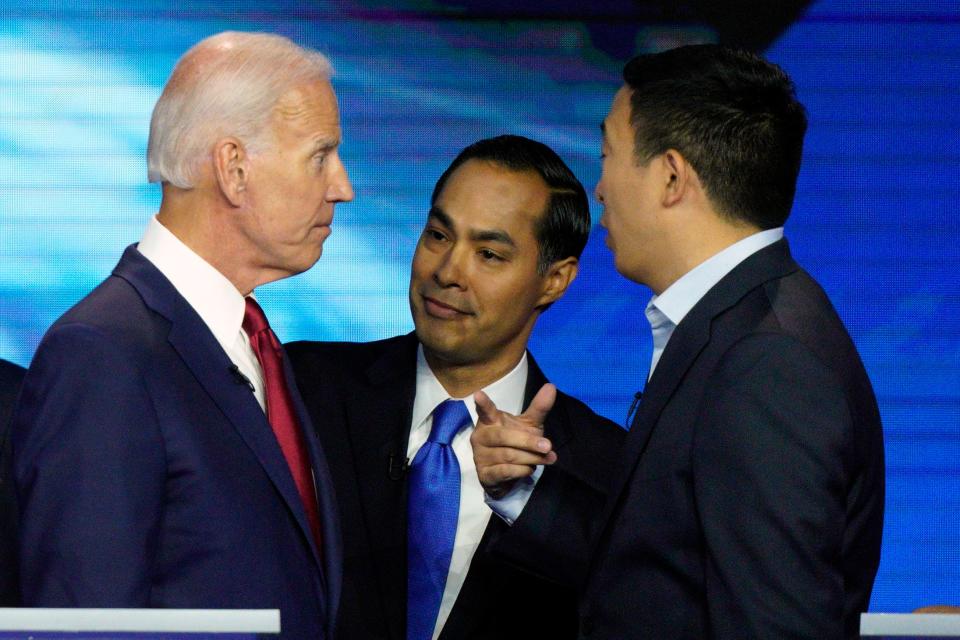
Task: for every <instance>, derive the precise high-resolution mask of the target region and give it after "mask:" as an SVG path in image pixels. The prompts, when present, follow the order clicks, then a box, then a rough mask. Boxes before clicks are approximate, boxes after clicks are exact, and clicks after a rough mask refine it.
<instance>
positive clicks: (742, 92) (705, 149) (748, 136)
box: [623, 45, 807, 229]
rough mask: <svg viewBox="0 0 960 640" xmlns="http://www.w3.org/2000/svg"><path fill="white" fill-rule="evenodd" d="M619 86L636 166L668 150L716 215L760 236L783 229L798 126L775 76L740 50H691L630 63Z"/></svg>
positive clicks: (787, 86)
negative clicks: (626, 92)
mask: <svg viewBox="0 0 960 640" xmlns="http://www.w3.org/2000/svg"><path fill="white" fill-rule="evenodd" d="M623 78H624V80H625V81H626V84H627V86H628V87H629V88H630V89H631V90H632V92H631V96H630V122H631V125H632V126H633V131H634V152H635V155H636V158H637V161H638V162H639V163H641V164H642V163H645V162H648V161H649V160H650V159H651V158H653V157H654V156H657V155H659V154H661V153H664V152H665V151H667V150H668V149H675V150H676V151H678V152H680V154H681V155H683V157H684V158H685V159H686V160H687V161H688V162H689V163H690V165H691V166H692V167H693V169H694V170H695V171H696V172H697V175H698V176H699V178H700V181H701V183H702V184H703V186H704V188H705V190H706V192H707V196H708V197H709V198H710V199H711V201H712V202H713V203H714V205H715V206H716V207H717V209H718V211H719V212H720V213H721V214H722V215H725V216H727V217H728V218H730V219H733V220H742V221H745V222H748V223H750V224H752V225H754V226H756V227H759V228H761V229H771V228H774V227H779V226H782V225H783V223H784V222H785V221H786V219H787V217H788V216H789V215H790V209H791V208H792V206H793V197H794V194H795V192H796V184H797V175H798V174H799V172H800V159H801V156H802V155H803V137H804V134H805V133H806V130H807V117H806V114H805V111H804V108H803V105H802V104H800V102H799V101H798V100H797V97H796V92H795V89H794V85H793V82H792V81H791V80H790V78H789V76H787V74H786V73H785V72H784V71H783V70H782V69H781V68H780V67H778V66H777V65H775V64H773V63H770V62H768V61H766V60H764V59H763V58H761V57H760V56H758V55H755V54H753V53H749V52H746V51H739V50H735V49H729V48H726V47H722V46H718V45H692V46H686V47H680V48H677V49H671V50H669V51H664V52H662V53H656V54H648V55H640V56H637V57H635V58H633V59H632V60H630V62H628V63H627V65H626V66H625V67H624V70H623Z"/></svg>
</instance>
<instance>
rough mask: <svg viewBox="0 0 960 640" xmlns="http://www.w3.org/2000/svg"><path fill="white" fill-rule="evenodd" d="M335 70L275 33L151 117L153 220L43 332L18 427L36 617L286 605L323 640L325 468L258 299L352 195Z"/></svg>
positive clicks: (204, 58)
mask: <svg viewBox="0 0 960 640" xmlns="http://www.w3.org/2000/svg"><path fill="white" fill-rule="evenodd" d="M329 78H330V65H329V63H328V61H327V60H326V58H324V57H323V56H321V55H320V54H319V53H317V52H315V51H311V50H307V49H304V48H302V47H300V46H298V45H296V44H294V43H293V42H291V41H289V40H288V39H286V38H282V37H280V36H274V35H267V34H243V33H222V34H219V35H215V36H212V37H210V38H207V39H206V40H203V41H202V42H200V43H199V44H197V45H196V46H194V47H193V48H192V49H191V50H190V51H189V52H187V53H186V54H185V55H184V57H183V58H182V59H181V60H180V61H179V63H178V64H177V66H176V68H175V69H174V71H173V74H172V75H171V77H170V80H169V81H168V83H167V85H166V87H165V89H164V91H163V94H162V95H161V97H160V99H159V101H158V102H157V105H156V107H155V109H154V112H153V117H152V120H151V126H150V140H149V145H148V154H147V155H148V165H149V177H150V180H151V181H152V182H159V183H161V185H162V190H163V197H162V201H161V205H160V210H159V213H158V214H157V215H156V217H155V218H153V219H152V220H150V222H149V223H148V225H147V229H146V231H145V232H144V234H143V237H142V239H141V241H140V243H139V244H138V245H134V246H131V247H128V248H127V250H126V251H125V252H124V254H123V257H122V258H121V260H120V263H119V264H118V265H117V267H116V268H115V269H114V271H113V273H112V275H111V276H110V277H108V278H107V279H106V280H105V281H104V282H103V283H101V284H100V285H99V286H98V287H97V288H96V289H95V290H94V291H93V292H92V293H90V294H89V295H88V296H87V297H86V298H84V299H83V300H81V301H80V302H79V303H78V304H77V305H76V306H75V307H74V308H72V309H71V310H69V311H68V312H67V313H66V314H65V315H64V316H63V317H62V318H60V319H59V320H58V321H57V322H56V323H55V324H54V325H53V327H52V328H51V329H50V330H49V331H48V332H47V334H46V335H45V336H44V338H43V340H42V342H41V344H40V346H39V347H38V350H37V353H36V355H35V357H34V360H33V363H32V364H31V367H30V370H29V372H28V373H27V376H26V378H25V380H24V387H23V392H22V394H21V402H20V404H19V406H18V408H17V411H16V415H15V417H14V421H13V426H12V436H13V448H14V467H15V472H14V476H15V481H16V487H17V491H18V495H19V498H20V508H21V529H20V539H21V543H20V557H21V580H22V592H23V600H24V603H25V604H26V605H28V606H46V607H62V606H82V607H170V608H277V609H279V610H280V616H281V619H280V624H281V636H282V637H284V638H304V639H307V638H309V639H310V640H317V639H318V638H326V637H330V636H331V635H332V621H333V620H334V619H335V617H336V610H337V606H338V601H339V592H340V574H341V563H342V549H341V544H342V543H341V536H340V530H339V523H338V516H337V511H336V506H335V501H334V494H333V487H332V483H331V481H330V477H329V472H328V468H327V463H326V459H325V456H324V452H323V450H322V449H321V447H320V445H319V443H318V442H317V440H316V437H315V435H314V429H313V426H312V424H311V422H310V418H309V417H308V415H307V414H306V412H305V411H304V409H303V406H302V401H301V399H300V396H299V394H298V393H297V391H296V388H295V386H294V385H293V380H292V373H291V372H290V370H289V365H288V364H287V362H286V358H285V354H284V352H283V349H282V347H281V346H280V344H279V342H278V341H277V339H276V336H275V335H273V332H272V331H271V330H270V327H269V324H268V323H267V320H266V317H265V316H264V314H263V311H262V310H261V309H260V306H259V305H258V304H257V302H256V300H255V299H254V298H253V291H254V289H255V288H256V287H257V286H259V285H261V284H264V283H267V282H271V281H273V280H278V279H280V278H285V277H288V276H291V275H294V274H296V273H300V272H302V271H305V270H306V269H309V268H310V267H311V266H312V265H313V264H314V263H315V262H316V261H317V259H318V258H319V257H320V254H321V251H322V246H323V242H324V240H325V239H326V238H327V237H328V236H329V235H330V223H331V220H332V218H333V209H334V205H335V204H336V203H337V202H346V201H349V200H351V199H352V198H353V191H352V189H351V185H350V182H349V179H348V178H347V174H346V171H345V169H344V167H343V165H342V164H341V162H340V158H339V157H338V154H337V148H338V145H339V142H340V123H339V114H338V108H337V100H336V96H335V95H334V93H333V89H332V87H331V85H330V80H329Z"/></svg>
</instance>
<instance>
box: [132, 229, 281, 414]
mask: <svg viewBox="0 0 960 640" xmlns="http://www.w3.org/2000/svg"><path fill="white" fill-rule="evenodd" d="M137 250H138V251H140V253H141V254H142V255H143V257H144V258H146V259H147V260H149V261H150V262H152V263H153V266H155V267H156V268H157V269H159V270H160V273H162V274H163V275H164V276H165V277H166V278H167V280H169V281H170V283H171V284H173V287H174V288H175V289H176V290H177V293H179V294H180V295H181V296H183V297H184V299H185V300H186V301H187V303H188V304H189V305H190V306H191V307H193V310H194V311H196V312H197V315H199V316H200V319H201V320H203V323H204V324H205V325H207V327H208V328H209V329H210V332H211V333H213V336H214V337H215V338H216V339H217V342H219V343H220V346H221V347H223V350H224V351H226V352H227V356H228V357H229V358H230V360H231V361H233V363H234V364H235V365H237V368H238V369H240V372H241V373H243V375H245V376H246V377H247V378H248V379H249V380H250V383H251V384H252V385H253V393H254V395H255V396H256V398H257V402H258V403H260V408H261V409H264V410H266V409H265V408H266V395H265V392H264V387H263V370H262V369H261V368H260V361H259V360H257V356H256V355H255V354H254V353H253V348H252V347H251V346H250V339H249V337H248V336H247V334H246V332H245V331H244V330H243V313H244V310H245V309H246V302H245V300H244V298H243V296H242V295H240V292H239V291H237V288H236V287H235V286H233V283H232V282H230V281H229V280H227V278H226V277H225V276H224V275H223V274H222V273H220V272H219V271H217V270H216V269H215V268H214V267H213V266H211V265H210V263H209V262H207V261H206V260H204V259H203V258H201V257H200V256H198V255H197V254H196V253H194V251H193V250H192V249H190V247H188V246H187V245H185V244H184V243H183V242H181V241H180V239H179V238H177V236H175V235H173V234H172V233H171V232H170V230H168V229H167V228H166V227H164V226H163V225H162V224H160V222H159V221H158V220H157V218H156V216H154V217H153V218H151V219H150V222H148V223H147V228H146V230H145V231H144V232H143V238H141V239H140V243H139V244H138V245H137Z"/></svg>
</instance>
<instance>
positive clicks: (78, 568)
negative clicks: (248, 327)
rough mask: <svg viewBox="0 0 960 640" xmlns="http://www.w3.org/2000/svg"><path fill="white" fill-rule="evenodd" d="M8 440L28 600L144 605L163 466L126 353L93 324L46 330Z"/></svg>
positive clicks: (139, 380) (140, 382)
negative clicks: (16, 494)
mask: <svg viewBox="0 0 960 640" xmlns="http://www.w3.org/2000/svg"><path fill="white" fill-rule="evenodd" d="M12 435H13V447H14V478H15V482H16V487H17V492H18V496H19V500H20V511H21V522H20V527H21V529H20V558H21V560H20V568H21V572H20V573H21V577H22V584H21V588H22V592H23V593H22V594H23V601H24V604H25V605H27V606H51V607H57V606H86V607H141V606H148V605H149V595H150V587H151V574H150V562H151V558H153V557H154V554H155V552H156V538H157V530H158V525H159V521H160V517H161V508H162V501H163V488H164V480H165V461H164V450H163V442H162V440H161V438H160V435H159V431H158V426H157V421H156V414H155V411H154V409H153V406H152V402H151V399H150V397H149V395H148V393H147V391H146V387H145V383H144V379H143V373H142V371H141V370H140V368H138V366H136V364H135V363H134V362H133V360H132V358H131V357H130V354H125V353H123V352H122V350H121V349H120V348H118V346H117V345H116V344H114V343H112V342H111V341H110V340H108V339H107V338H106V337H105V336H104V335H102V334H101V333H99V332H98V331H96V330H95V329H92V328H90V327H86V326H82V325H65V326H61V327H58V328H55V329H54V330H52V331H51V332H50V333H49V334H48V335H47V337H45V338H44V340H43V342H42V343H41V345H40V347H39V349H38V351H37V354H36V356H35V357H34V362H33V365H32V366H31V370H30V372H29V373H28V375H27V377H26V380H25V381H24V388H23V393H22V396H21V402H20V405H19V406H18V409H17V413H16V415H15V417H14V422H13V434H12Z"/></svg>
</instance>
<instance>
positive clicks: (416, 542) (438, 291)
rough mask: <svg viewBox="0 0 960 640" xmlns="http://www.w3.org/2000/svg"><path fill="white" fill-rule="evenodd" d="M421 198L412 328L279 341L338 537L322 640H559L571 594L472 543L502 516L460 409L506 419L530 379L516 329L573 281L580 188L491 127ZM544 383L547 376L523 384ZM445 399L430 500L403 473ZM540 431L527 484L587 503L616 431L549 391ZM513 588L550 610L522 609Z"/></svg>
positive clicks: (525, 328) (545, 156)
mask: <svg viewBox="0 0 960 640" xmlns="http://www.w3.org/2000/svg"><path fill="white" fill-rule="evenodd" d="M431 204H432V207H431V210H430V214H429V216H428V219H427V224H426V227H425V229H424V231H423V234H422V235H421V238H420V241H419V243H418V245H417V249H416V253H415V255H414V258H413V265H412V273H411V279H410V307H411V311H412V314H413V319H414V324H415V326H416V333H415V334H410V335H406V336H399V337H395V338H391V339H388V340H381V341H379V342H372V343H366V344H357V343H322V342H301V343H294V344H292V345H288V351H289V353H290V357H291V360H292V362H293V366H294V370H295V372H296V376H297V381H298V384H299V386H300V389H301V392H302V394H303V397H304V401H305V402H306V404H307V408H308V410H309V411H310V413H311V415H312V416H313V418H314V421H315V424H317V425H320V431H319V435H320V439H321V441H322V443H323V447H324V450H325V451H327V454H328V456H329V459H330V465H331V473H332V475H333V478H334V485H335V486H336V489H337V496H338V499H339V503H340V508H341V512H342V517H343V523H344V530H345V531H349V532H350V534H349V535H348V536H346V539H345V542H344V545H345V570H344V589H343V594H344V595H343V604H342V606H341V610H340V620H339V624H338V627H337V628H338V633H339V635H340V636H341V637H345V638H352V639H363V638H395V639H398V640H399V639H402V638H407V639H408V640H421V639H429V638H431V637H440V638H451V639H463V638H490V639H491V640H493V639H497V640H504V639H507V640H509V639H510V638H531V637H549V638H559V639H562V638H573V637H574V636H575V635H576V630H577V623H576V608H575V606H576V600H575V594H574V592H573V590H572V589H569V588H563V587H559V586H558V585H555V584H552V583H549V582H546V581H542V580H538V579H536V578H533V577H532V576H530V575H529V574H527V573H525V572H521V571H517V570H515V569H513V568H511V567H509V566H506V565H503V564H500V563H498V562H496V561H494V560H492V559H491V558H490V557H488V556H487V555H485V554H484V553H483V551H482V547H483V546H484V544H485V541H486V540H487V539H488V538H490V537H491V536H492V535H493V534H494V533H495V532H496V531H498V530H499V529H502V528H505V527H506V526H507V525H506V524H505V522H504V521H502V520H501V519H499V518H496V517H493V518H491V517H490V516H491V513H490V510H489V508H488V507H487V506H486V504H484V501H483V492H482V490H481V488H480V485H479V482H478V480H477V476H476V473H475V470H474V468H473V460H472V452H471V449H470V444H469V435H470V432H471V431H472V430H473V426H474V423H475V422H476V420H477V417H478V416H477V409H475V407H474V398H473V397H472V396H473V394H474V393H475V392H477V391H480V390H483V391H484V392H485V393H486V394H487V395H489V396H490V397H492V398H495V399H496V401H497V402H498V403H501V404H503V403H505V404H507V405H509V406H510V407H511V410H512V411H514V412H517V413H519V412H520V411H522V410H523V408H524V407H527V406H529V405H530V404H531V402H532V401H533V398H534V396H535V393H536V392H537V391H539V390H540V389H541V387H544V385H545V383H546V378H545V377H544V375H543V373H542V372H541V371H540V369H539V367H538V366H537V364H536V362H534V360H533V357H532V356H531V355H530V354H529V353H527V352H526V345H527V339H528V337H529V336H530V332H531V331H532V330H533V327H534V325H535V323H536V321H537V318H538V317H539V316H540V314H541V313H542V312H543V311H544V310H545V309H546V308H547V307H548V306H549V305H550V304H552V303H553V302H555V301H556V300H557V299H559V298H560V297H561V296H562V295H563V293H564V291H565V290H566V289H567V287H568V286H569V284H570V282H571V281H572V280H573V279H574V277H575V275H576V272H577V267H578V258H579V256H580V253H581V251H582V250H583V247H584V245H585V243H586V240H587V234H588V233H589V229H590V214H589V210H588V206H587V198H586V194H585V193H584V190H583V187H582V186H581V185H580V183H579V182H578V181H577V179H576V178H575V177H574V176H573V174H572V173H571V172H570V170H569V169H568V168H567V167H566V165H565V164H564V163H563V161H562V160H561V159H560V158H559V157H558V156H557V155H556V154H555V153H554V152H553V151H551V150H550V149H549V148H548V147H546V146H545V145H542V144H540V143H538V142H534V141H532V140H528V139H526V138H522V137H518V136H501V137H498V138H493V139H488V140H482V141H480V142H478V143H475V144H473V145H471V146H470V147H468V148H467V149H465V150H464V151H463V152H462V153H461V154H460V155H459V156H458V157H457V158H456V159H455V160H454V162H453V163H452V165H451V166H450V168H449V169H447V171H446V172H445V173H444V174H443V175H442V176H441V178H440V180H439V181H438V183H437V185H436V188H435V190H434V194H433V198H432V201H431ZM551 393H554V389H553V387H552V385H548V386H547V387H546V390H545V391H542V392H541V394H551ZM451 398H453V399H462V402H459V405H461V411H462V417H463V420H462V423H461V424H460V425H459V431H458V432H457V433H456V435H455V436H453V437H452V440H450V441H449V444H448V445H444V447H447V448H449V449H452V453H453V454H454V458H453V459H452V460H450V461H448V464H451V465H453V466H455V467H457V468H456V469H455V470H454V473H453V478H452V482H453V484H455V485H458V488H459V496H457V495H454V496H453V497H452V498H450V497H447V498H446V499H445V501H438V500H437V499H436V498H435V497H431V496H430V495H425V491H424V489H425V487H422V486H419V484H418V483H419V478H420V476H422V475H425V474H426V473H427V471H424V469H427V468H429V450H428V446H433V447H436V446H437V444H436V442H437V441H439V439H440V438H439V437H434V435H435V433H436V432H437V430H438V426H437V425H438V422H440V421H441V419H440V418H438V417H437V416H438V412H439V411H440V410H441V408H442V407H444V406H449V404H450V403H451V402H452V401H451V400H450V399H451ZM541 401H542V398H541ZM535 404H536V403H535ZM537 411H538V409H537V407H536V406H534V407H533V408H532V409H531V412H532V413H536V412H537ZM545 432H546V437H547V438H549V439H550V441H551V442H552V445H553V448H554V449H555V450H556V451H557V453H558V454H559V455H560V456H561V460H562V462H560V463H558V464H557V465H555V466H554V467H551V468H550V469H548V470H547V471H546V472H544V473H543V475H542V477H540V476H539V472H537V474H536V475H537V477H538V483H539V484H541V485H546V486H548V487H553V488H554V490H557V491H561V492H563V493H564V495H566V496H567V498H568V499H569V500H570V501H571V503H574V504H578V505H579V508H581V509H583V510H585V511H590V510H593V512H594V513H599V508H600V506H601V505H602V503H603V497H604V492H603V485H604V483H605V480H606V477H607V472H608V465H609V463H610V462H611V461H612V459H613V452H614V451H615V449H616V448H617V447H618V445H619V443H620V442H621V440H622V437H623V431H622V430H621V429H620V428H618V427H617V426H616V425H614V424H613V423H610V422H609V421H607V420H604V419H603V418H600V417H599V416H597V415H595V414H594V413H593V412H592V411H590V410H589V409H588V408H587V407H586V406H585V405H584V404H582V403H581V402H579V401H577V400H575V399H574V398H571V397H569V396H566V395H564V394H557V400H556V404H555V405H554V407H553V411H551V412H550V415H549V417H548V418H547V420H546V425H545ZM428 434H430V437H429V439H428ZM425 440H428V443H427V444H424V441H425ZM421 445H423V446H421ZM430 484H431V486H436V485H440V484H442V482H441V481H439V480H436V479H434V481H432V482H431V483H430ZM530 488H531V485H524V486H520V487H518V488H517V492H516V493H517V494H523V493H528V492H529V490H530ZM447 511H449V512H450V513H449V516H450V520H449V521H448V525H444V524H443V517H442V514H443V513H446V512H447ZM447 527H449V531H448V533H449V539H448V540H447V543H446V546H445V548H444V549H445V550H444V551H443V552H442V553H439V554H435V553H433V551H432V546H431V545H432V544H433V542H435V540H436V539H438V538H443V537H444V534H443V531H445V530H447ZM427 556H428V557H429V558H430V560H429V562H425V561H424V560H423V558H424V557H427ZM438 556H439V557H438ZM434 562H435V563H436V564H437V565H438V566H440V567H441V568H440V569H439V570H438V571H436V572H435V573H434V574H433V575H432V576H431V577H430V578H431V581H432V582H431V584H430V585H429V588H425V587H424V585H423V575H422V574H423V573H424V572H425V567H424V565H425V564H433V563H434ZM531 599H532V601H533V602H534V603H536V605H541V606H543V607H550V610H551V612H552V615H551V616H546V617H539V618H537V619H536V620H532V619H530V618H529V616H528V615H527V614H528V613H529V607H530V600H531ZM536 605H535V606H536Z"/></svg>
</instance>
